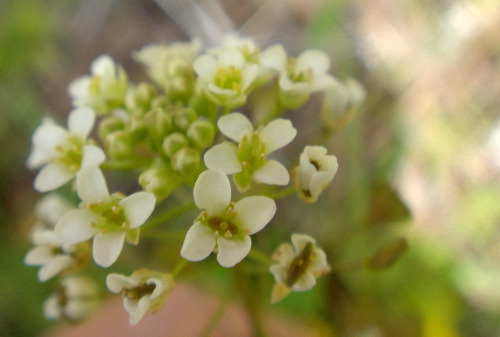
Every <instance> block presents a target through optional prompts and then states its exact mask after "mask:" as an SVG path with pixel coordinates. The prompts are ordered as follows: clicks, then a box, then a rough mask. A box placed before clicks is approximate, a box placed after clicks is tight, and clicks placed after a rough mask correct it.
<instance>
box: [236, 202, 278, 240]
mask: <svg viewBox="0 0 500 337" xmlns="http://www.w3.org/2000/svg"><path fill="white" fill-rule="evenodd" d="M234 210H235V211H236V213H237V214H238V218H237V219H238V220H237V221H238V223H239V225H240V226H242V227H243V228H245V229H246V230H248V234H254V233H257V232H258V231H260V230H261V229H262V228H264V226H265V225H267V223H268V222H269V221H271V219H272V218H273V216H274V214H275V213H276V203H275V202H274V200H273V199H271V198H268V197H261V196H252V197H246V198H243V199H242V200H240V201H238V202H237V203H236V205H234Z"/></svg>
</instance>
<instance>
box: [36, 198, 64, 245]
mask: <svg viewBox="0 0 500 337" xmlns="http://www.w3.org/2000/svg"><path fill="white" fill-rule="evenodd" d="M72 208H73V205H72V204H71V203H69V202H68V201H67V200H66V199H64V198H63V197H62V196H60V195H58V194H56V193H50V194H47V195H45V196H43V197H42V198H41V199H40V200H38V201H37V202H36V204H35V211H34V214H35V218H36V219H35V223H34V224H33V227H32V228H31V232H30V234H31V235H30V237H31V241H32V242H33V243H35V244H36V239H35V238H36V236H37V235H38V234H37V233H39V232H43V231H45V230H52V229H54V226H55V225H56V223H57V221H58V220H59V218H60V217H61V215H63V214H64V213H66V212H67V211H69V210H70V209H72Z"/></svg>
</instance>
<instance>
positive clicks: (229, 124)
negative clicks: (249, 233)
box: [204, 112, 297, 192]
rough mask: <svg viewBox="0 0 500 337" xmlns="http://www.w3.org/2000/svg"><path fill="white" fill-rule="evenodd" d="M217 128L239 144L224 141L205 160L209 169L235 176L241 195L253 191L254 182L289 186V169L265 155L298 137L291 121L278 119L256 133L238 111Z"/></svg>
mask: <svg viewBox="0 0 500 337" xmlns="http://www.w3.org/2000/svg"><path fill="white" fill-rule="evenodd" d="M217 125H218V127H219V129H220V131H221V132H222V133H223V134H224V135H226V136H227V137H229V138H231V139H232V140H234V141H236V142H238V143H239V145H238V146H236V145H234V144H232V143H230V142H223V143H221V144H218V145H215V146H214V147H212V148H211V149H210V150H208V151H207V152H206V153H205V157H204V160H205V164H206V165H207V167H208V168H209V169H213V170H220V171H223V172H224V173H226V174H235V173H236V174H235V175H234V177H233V179H234V182H235V183H236V186H237V187H238V190H239V191H240V192H245V191H247V190H248V189H249V188H250V184H251V181H252V179H253V180H255V181H257V182H260V183H264V184H270V185H287V184H288V182H289V180H290V176H289V174H288V171H287V169H286V168H285V167H284V166H283V165H282V164H280V163H279V162H278V161H276V160H267V159H266V156H267V155H268V154H270V153H271V152H273V151H275V150H277V149H280V148H282V147H284V146H285V145H287V144H288V143H290V142H291V141H292V140H293V139H294V138H295V135H296V134H297V130H296V129H295V128H294V127H293V126H292V123H291V122H290V121H289V120H287V119H281V118H280V119H275V120H272V121H271V122H270V123H269V124H267V125H266V126H264V127H262V128H260V129H258V130H256V131H254V128H253V125H252V122H250V120H249V119H248V118H247V117H245V116H244V115H243V114H241V113H238V112H235V113H231V114H229V115H225V116H222V117H221V118H219V121H218V122H217Z"/></svg>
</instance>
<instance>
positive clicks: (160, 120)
mask: <svg viewBox="0 0 500 337" xmlns="http://www.w3.org/2000/svg"><path fill="white" fill-rule="evenodd" d="M144 123H145V125H146V127H147V129H148V132H149V134H150V135H151V137H153V139H155V140H157V141H160V140H162V139H163V138H164V137H165V136H166V135H167V134H168V132H169V131H170V129H171V128H172V117H171V116H170V114H169V113H167V112H166V111H165V110H164V109H161V108H156V109H153V110H151V111H149V112H148V113H146V115H145V116H144Z"/></svg>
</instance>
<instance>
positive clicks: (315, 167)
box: [292, 146, 339, 203]
mask: <svg viewBox="0 0 500 337" xmlns="http://www.w3.org/2000/svg"><path fill="white" fill-rule="evenodd" d="M338 167H339V166H338V163H337V158H336V157H335V156H333V155H327V150H326V148H325V147H323V146H306V147H305V148H304V152H302V154H301V155H300V164H299V166H298V167H296V168H295V169H293V171H292V181H293V183H294V185H295V187H296V189H297V192H298V193H299V196H300V197H301V198H302V199H303V200H304V201H305V202H307V203H313V202H316V200H318V196H319V194H320V193H321V192H322V191H323V190H324V189H325V188H326V187H327V186H328V184H330V182H331V181H332V180H333V177H335V174H336V173H337V169H338Z"/></svg>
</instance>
